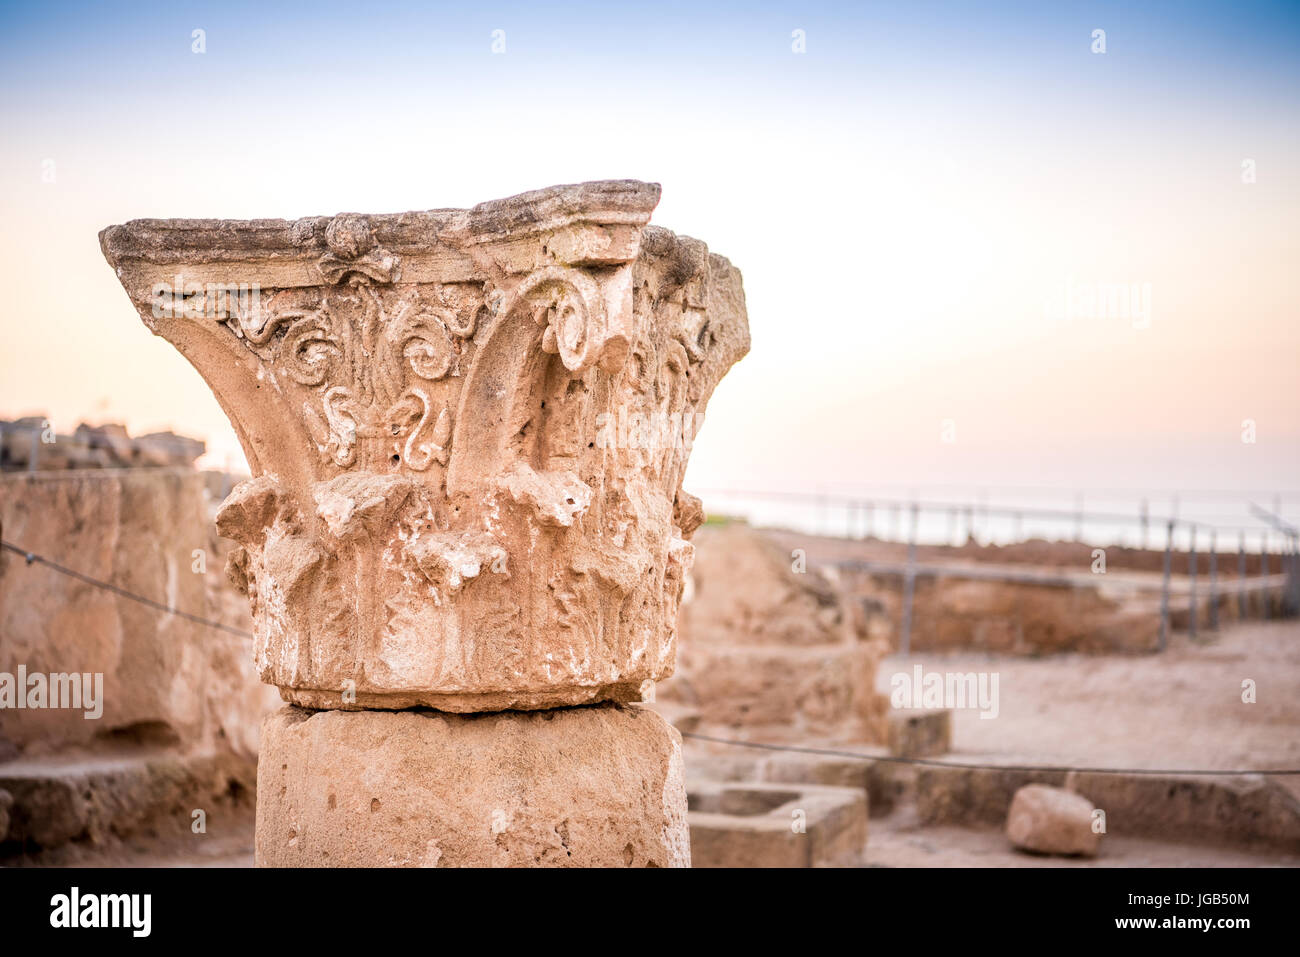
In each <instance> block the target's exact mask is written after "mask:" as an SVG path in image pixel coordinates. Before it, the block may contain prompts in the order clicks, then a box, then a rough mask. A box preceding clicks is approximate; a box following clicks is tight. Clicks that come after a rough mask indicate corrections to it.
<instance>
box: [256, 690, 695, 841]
mask: <svg viewBox="0 0 1300 957" xmlns="http://www.w3.org/2000/svg"><path fill="white" fill-rule="evenodd" d="M680 742H681V739H680V736H679V735H678V734H677V732H676V731H674V730H673V729H672V728H671V727H670V726H669V725H668V724H667V723H666V722H665V721H664V720H663V718H661V717H660V716H659V715H658V714H656V713H655V712H653V711H651V710H649V709H647V708H642V707H640V706H635V705H633V706H623V705H612V704H604V705H593V706H588V707H576V708H558V709H554V710H550V711H539V712H528V713H511V712H504V713H499V714H482V715H456V714H444V713H437V712H430V711H399V712H391V711H366V712H350V711H319V712H309V711H304V710H301V709H298V708H285V709H282V710H280V711H278V712H276V713H275V714H272V715H270V716H269V717H268V718H267V720H266V723H265V725H264V727H263V732H262V760H261V764H260V771H259V776H258V800H257V817H258V821H257V862H258V865H259V866H271V867H286V866H343V865H347V866H378V867H390V866H405V867H493V866H575V867H578V866H600V867H622V866H633V867H645V866H650V867H672V866H688V865H689V863H690V849H689V837H688V832H687V824H686V816H685V815H686V812H685V808H686V794H685V787H684V783H683V778H682V758H681V744H680Z"/></svg>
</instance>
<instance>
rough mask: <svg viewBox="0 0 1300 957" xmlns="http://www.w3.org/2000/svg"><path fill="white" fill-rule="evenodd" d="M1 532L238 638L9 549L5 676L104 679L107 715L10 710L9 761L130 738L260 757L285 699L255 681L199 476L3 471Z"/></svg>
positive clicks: (1, 755)
mask: <svg viewBox="0 0 1300 957" xmlns="http://www.w3.org/2000/svg"><path fill="white" fill-rule="evenodd" d="M0 523H3V526H4V537H5V540H6V541H11V542H14V543H15V544H17V545H19V546H20V547H23V548H29V549H31V550H32V551H33V552H36V553H38V554H41V555H44V556H47V557H48V558H50V559H51V560H53V561H57V562H59V563H60V564H62V565H64V566H66V567H68V568H70V569H72V570H74V571H76V572H79V573H81V574H84V575H87V576H90V577H92V578H95V579H98V580H100V581H104V582H110V583H112V584H114V585H116V586H118V587H120V588H122V589H125V590H127V591H130V592H132V593H134V594H137V595H141V596H144V597H146V598H150V599H152V600H154V601H161V602H165V603H166V604H169V605H171V606H172V607H174V608H177V609H179V610H181V611H184V612H187V613H189V614H191V615H195V616H199V617H202V618H206V619H210V620H214V621H216V622H218V623H220V624H223V625H225V626H227V627H228V628H231V629H234V631H235V632H236V633H232V632H230V631H223V630H220V629H214V628H211V627H209V626H207V625H204V624H200V623H198V622H196V621H193V620H190V619H188V618H186V617H183V616H181V615H171V614H167V613H165V612H161V611H159V610H158V609H156V608H152V607H149V606H147V605H143V604H141V603H139V602H137V601H133V600H131V599H128V598H124V597H122V596H121V595H119V594H115V593H113V592H111V591H108V590H105V589H102V588H98V587H94V586H91V585H89V584H87V583H85V582H82V581H79V580H78V579H76V578H73V577H69V576H67V575H64V574H60V573H58V572H56V571H55V570H54V569H51V568H49V567H46V566H44V565H41V564H39V563H37V564H31V565H29V564H27V562H26V561H24V559H23V557H22V556H21V555H16V554H14V553H13V552H10V551H4V552H0V636H3V640H0V672H3V673H5V674H7V675H17V673H18V670H19V667H20V666H25V668H26V671H27V673H28V674H34V673H40V674H43V675H50V674H70V673H76V674H90V675H93V674H95V673H102V674H103V687H102V695H101V698H102V708H103V713H102V716H100V717H99V718H94V719H90V720H88V719H87V718H86V709H85V708H84V707H83V708H52V707H45V708H35V709H33V708H22V709H20V708H16V707H5V708H0V760H4V759H5V758H6V757H16V756H18V755H19V754H21V755H23V756H39V755H48V754H53V753H56V752H60V751H63V750H66V749H69V748H75V747H79V746H90V747H99V746H100V745H106V744H113V745H115V744H130V743H137V744H147V745H174V746H176V747H178V748H181V749H193V750H214V751H220V750H225V749H229V750H231V751H233V752H234V753H236V754H238V755H241V756H243V757H244V758H246V759H249V760H251V759H253V758H255V757H256V755H257V734H258V728H259V726H260V723H261V720H262V716H263V715H264V714H265V713H266V712H267V710H269V708H270V706H272V705H274V703H275V697H276V696H275V694H274V692H270V693H269V695H268V689H266V688H264V687H262V686H260V685H259V684H258V682H257V679H256V674H255V671H254V669H253V665H252V660H251V658H252V655H251V652H252V640H251V638H249V637H247V635H246V634H245V635H241V634H238V633H237V632H240V631H242V632H245V633H247V632H248V631H249V630H250V627H251V625H250V622H249V618H248V612H247V607H246V606H245V605H244V604H243V601H242V598H240V596H238V595H233V593H232V590H231V589H229V587H228V586H227V585H226V584H225V580H224V576H223V573H222V568H221V561H222V560H221V557H220V556H221V553H222V551H223V550H228V546H227V544H226V543H223V542H222V541H221V540H220V539H219V538H218V537H217V536H216V534H215V531H214V530H213V527H212V522H211V519H210V517H209V504H208V501H207V498H206V495H205V491H204V479H203V477H202V476H201V475H200V474H199V473H198V472H195V471H193V470H191V469H148V470H146V469H121V470H117V469H115V470H112V471H103V472H91V471H76V472H67V473H40V472H37V473H31V474H27V473H9V474H5V475H3V476H0ZM196 552H197V553H198V555H196ZM232 597H233V598H238V599H239V604H233V603H231V599H232ZM6 752H12V753H6Z"/></svg>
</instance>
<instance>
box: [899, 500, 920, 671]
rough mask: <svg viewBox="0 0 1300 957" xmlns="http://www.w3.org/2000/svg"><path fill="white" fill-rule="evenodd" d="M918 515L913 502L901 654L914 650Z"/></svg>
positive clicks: (905, 578)
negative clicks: (913, 623)
mask: <svg viewBox="0 0 1300 957" xmlns="http://www.w3.org/2000/svg"><path fill="white" fill-rule="evenodd" d="M916 516H917V506H916V503H915V502H913V503H912V528H911V530H910V531H909V532H908V536H907V569H906V571H904V572H903V625H902V628H901V630H900V632H899V637H898V650H899V653H900V654H904V655H906V654H910V653H911V650H912V595H913V592H914V591H915V589H916Z"/></svg>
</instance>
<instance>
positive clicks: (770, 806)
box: [687, 780, 867, 867]
mask: <svg viewBox="0 0 1300 957" xmlns="http://www.w3.org/2000/svg"><path fill="white" fill-rule="evenodd" d="M687 802H688V805H689V807H690V825H691V860H692V864H693V866H695V867H818V866H826V865H836V864H840V865H847V864H852V863H855V862H856V859H857V857H858V856H859V855H861V853H862V851H863V849H864V848H865V847H866V844H867V802H866V796H865V795H864V793H863V792H862V791H861V790H860V789H858V788H845V787H825V786H821V785H813V784H759V783H752V782H747V783H743V784H725V783H720V782H715V781H694V780H693V781H692V782H691V784H690V786H689V789H688V791H687Z"/></svg>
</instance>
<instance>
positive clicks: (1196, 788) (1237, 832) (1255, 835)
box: [1066, 771, 1300, 854]
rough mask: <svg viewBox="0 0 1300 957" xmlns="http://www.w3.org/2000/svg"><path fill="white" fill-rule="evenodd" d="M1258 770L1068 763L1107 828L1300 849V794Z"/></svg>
mask: <svg viewBox="0 0 1300 957" xmlns="http://www.w3.org/2000/svg"><path fill="white" fill-rule="evenodd" d="M1282 780H1284V779H1277V778H1269V777H1266V776H1265V775H1245V776H1242V777H1231V778H1229V777H1193V776H1189V775H1177V776H1175V775H1169V776H1163V775H1157V774H1092V773H1089V772H1086V771H1072V772H1070V774H1069V775H1068V777H1067V778H1066V783H1067V785H1068V786H1069V787H1070V788H1071V789H1077V790H1079V791H1081V792H1083V793H1085V794H1087V795H1088V796H1089V797H1090V798H1091V799H1092V800H1094V801H1096V802H1097V805H1098V807H1101V808H1104V809H1105V811H1106V830H1107V832H1108V833H1113V834H1121V835H1125V836H1129V835H1131V836H1137V837H1147V838H1163V839H1166V840H1176V841H1186V842H1188V843H1195V844H1207V845H1228V846H1236V847H1244V848H1265V847H1266V848H1270V849H1272V850H1276V851H1286V852H1289V853H1292V854H1296V853H1300V799H1297V796H1296V794H1295V793H1293V792H1292V791H1291V790H1289V789H1288V788H1287V787H1285V786H1284V785H1283V784H1282V783H1281V782H1282Z"/></svg>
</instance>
